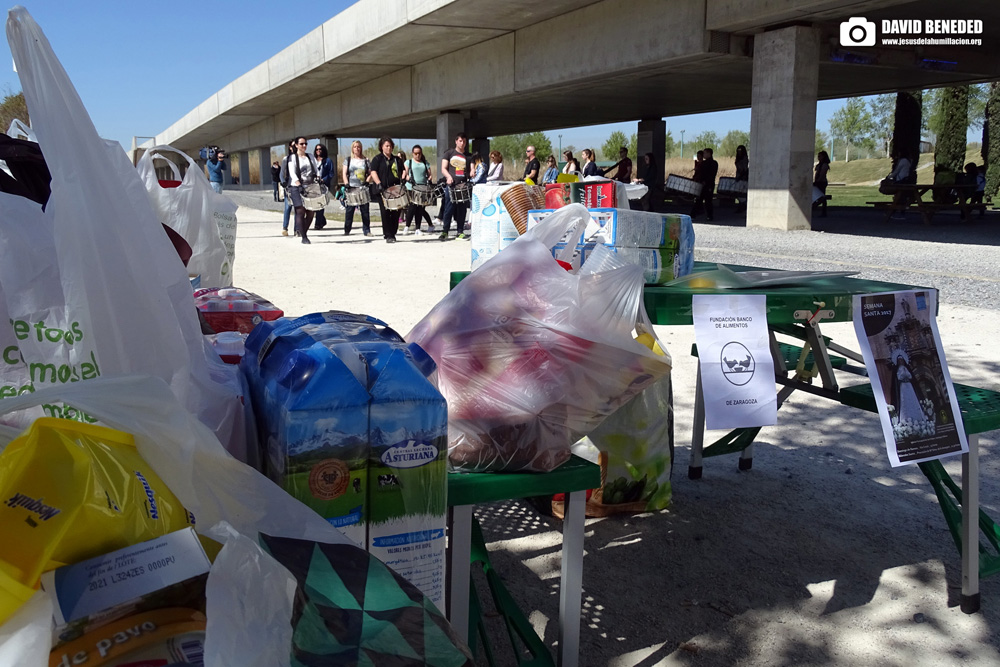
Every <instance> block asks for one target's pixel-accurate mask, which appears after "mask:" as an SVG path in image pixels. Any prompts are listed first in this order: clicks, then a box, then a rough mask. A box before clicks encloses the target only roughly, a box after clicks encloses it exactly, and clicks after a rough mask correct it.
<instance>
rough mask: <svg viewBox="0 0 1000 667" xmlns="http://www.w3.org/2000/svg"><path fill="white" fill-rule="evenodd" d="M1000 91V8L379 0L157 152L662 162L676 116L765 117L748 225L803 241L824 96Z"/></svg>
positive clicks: (731, 0) (988, 4)
mask: <svg viewBox="0 0 1000 667" xmlns="http://www.w3.org/2000/svg"><path fill="white" fill-rule="evenodd" d="M855 16H861V17H865V18H867V19H868V20H870V21H874V22H875V23H876V25H877V26H879V27H881V25H882V23H881V22H882V20H892V19H917V20H920V21H921V22H923V21H925V20H927V19H980V20H982V22H983V23H982V26H983V33H982V34H975V35H969V36H970V37H976V38H980V39H981V40H982V45H981V46H971V45H938V44H935V45H905V46H895V45H888V44H880V43H878V41H876V45H875V46H844V45H842V44H841V42H840V28H841V23H842V22H843V21H846V20H847V19H849V18H850V17H855ZM879 33H880V34H879V35H878V38H877V39H880V38H881V37H882V35H881V31H879ZM918 36H919V37H927V36H928V35H925V34H924V35H918ZM943 36H949V35H943ZM934 37H938V35H934ZM994 79H1000V3H998V2H996V1H995V0H969V1H967V2H964V3H942V2H940V1H939V0H917V1H916V2H913V1H910V2H907V1H902V0H797V1H796V0H546V1H545V2H539V1H538V0H531V1H527V0H505V1H504V2H495V1H493V0H361V1H360V2H357V3H356V4H354V5H352V6H351V7H349V8H348V9H346V10H345V11H343V12H341V13H340V14H338V15H337V16H335V17H333V18H332V19H330V20H329V21H327V22H326V23H324V24H322V25H320V26H319V27H317V28H315V29H314V30H312V31H310V32H309V33H308V34H307V35H305V36H304V37H302V38H301V39H299V40H298V41H296V42H295V43H294V44H292V45H291V46H289V47H288V48H286V49H284V50H283V51H281V52H280V53H278V54H276V55H274V56H273V57H272V58H270V59H269V60H268V61H267V62H264V63H261V64H260V65H258V66H257V67H254V68H253V69H251V70H250V71H248V72H247V73H246V74H244V75H243V76H241V77H239V78H238V79H236V80H235V81H233V82H232V83H230V84H229V85H227V86H225V87H224V88H222V89H221V90H219V91H218V92H217V93H215V94H214V95H212V96H211V97H209V98H208V99H207V100H205V101H204V102H202V103H201V104H200V105H198V106H197V107H196V108H195V109H193V110H192V111H191V112H190V113H188V114H187V115H185V116H184V117H183V118H181V119H180V120H178V121H177V122H176V123H174V124H173V125H171V126H170V127H169V128H167V129H165V130H164V131H162V132H161V133H159V134H158V135H157V136H156V138H155V140H153V141H151V142H147V144H145V145H146V146H152V145H153V144H154V143H169V144H171V145H173V146H176V147H177V148H180V149H182V150H185V151H186V152H189V153H196V152H197V149H198V148H200V147H201V146H204V145H206V144H217V145H219V146H223V147H225V148H226V149H227V150H228V151H230V152H231V153H235V154H238V155H236V156H235V157H238V159H239V160H240V166H241V169H240V171H241V173H242V174H248V173H249V155H250V153H251V152H253V151H259V154H260V156H261V167H262V173H266V170H265V169H264V165H266V164H269V163H270V152H269V151H270V147H271V146H277V145H285V144H286V143H287V142H288V140H289V139H290V138H291V137H294V136H297V135H305V136H310V137H321V138H324V140H325V142H326V143H327V144H328V145H329V146H331V147H332V148H334V149H336V137H337V136H342V137H354V136H362V137H366V136H372V137H374V136H380V135H389V136H396V137H399V136H403V137H414V138H421V139H423V138H428V139H430V138H436V140H437V145H438V154H439V155H440V154H442V153H443V152H444V150H446V149H447V148H449V147H451V145H452V142H453V137H454V135H455V133H456V132H458V131H462V130H464V131H466V132H467V133H468V134H469V136H470V137H472V138H473V147H474V148H477V147H478V149H479V150H483V149H484V148H485V149H487V150H488V145H489V137H490V136H496V135H502V134H511V133H515V132H529V131H535V130H549V129H557V128H565V127H575V126H581V125H590V124H596V123H609V122H620V121H639V123H638V137H639V151H640V153H643V152H646V151H653V152H654V153H656V152H657V151H656V150H655V149H654V147H659V152H660V153H661V154H662V145H663V135H664V133H665V123H664V122H663V121H662V118H663V117H664V116H668V117H669V116H675V115H683V114H690V113H699V112H706V111H717V110H724V109H735V108H745V107H748V106H749V107H751V109H752V114H751V118H752V121H751V148H752V152H751V160H752V168H751V177H750V183H749V187H750V193H749V203H748V213H747V222H748V225H761V226H771V227H779V228H783V229H802V228H808V227H809V221H810V205H809V203H810V183H811V178H812V175H811V171H812V164H813V157H814V156H813V149H814V130H815V123H816V101H817V100H818V99H833V98H840V97H845V96H855V95H868V94H875V93H884V92H894V91H897V90H908V89H919V88H929V87H936V86H943V85H953V84H957V83H978V82H984V81H990V80H994ZM334 157H336V156H334ZM661 157H662V156H661ZM660 163H661V164H662V160H661V162H660ZM764 165H766V166H767V168H766V169H765V168H763V167H764ZM245 178H246V176H244V179H245ZM265 187H266V186H265Z"/></svg>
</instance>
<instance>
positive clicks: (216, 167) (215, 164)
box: [205, 150, 226, 195]
mask: <svg viewBox="0 0 1000 667" xmlns="http://www.w3.org/2000/svg"><path fill="white" fill-rule="evenodd" d="M205 166H206V167H208V182H209V183H211V184H212V189H213V190H215V191H216V193H218V194H220V195H221V194H222V172H224V171H225V170H226V153H225V152H224V151H220V150H216V151H215V152H214V153H209V154H208V162H207V163H206V164H205Z"/></svg>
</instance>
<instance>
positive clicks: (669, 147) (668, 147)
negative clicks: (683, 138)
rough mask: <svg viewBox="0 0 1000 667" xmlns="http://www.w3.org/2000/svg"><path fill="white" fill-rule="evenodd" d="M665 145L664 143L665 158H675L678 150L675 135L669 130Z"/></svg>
mask: <svg viewBox="0 0 1000 667" xmlns="http://www.w3.org/2000/svg"><path fill="white" fill-rule="evenodd" d="M663 143H664V146H663V156H664V157H671V156H673V154H674V151H675V150H676V149H677V146H676V145H675V144H674V135H672V134H670V130H667V135H666V137H665V139H664V142H663Z"/></svg>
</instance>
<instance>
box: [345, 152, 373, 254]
mask: <svg viewBox="0 0 1000 667" xmlns="http://www.w3.org/2000/svg"><path fill="white" fill-rule="evenodd" d="M371 171H372V170H371V164H369V162H368V158H366V157H365V154H364V153H363V152H362V146H361V142H360V141H358V140H357V139H355V140H354V141H353V142H351V155H350V157H347V158H344V167H343V174H342V175H343V177H344V183H346V184H347V187H348V188H363V187H367V183H368V180H369V177H370V175H371ZM368 207H369V205H368V204H360V205H358V206H345V207H344V236H349V235H350V233H351V227H353V226H354V209H360V210H361V231H362V233H363V234H364V235H365V236H371V235H372V228H371V217H370V214H369V208H368Z"/></svg>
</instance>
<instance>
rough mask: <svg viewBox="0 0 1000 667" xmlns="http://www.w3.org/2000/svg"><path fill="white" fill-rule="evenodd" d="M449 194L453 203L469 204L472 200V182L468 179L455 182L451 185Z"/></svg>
mask: <svg viewBox="0 0 1000 667" xmlns="http://www.w3.org/2000/svg"><path fill="white" fill-rule="evenodd" d="M447 187H448V196H449V197H451V201H452V203H455V204H468V203H469V202H471V201H472V183H469V182H468V181H466V182H464V183H455V184H454V185H449V186H447Z"/></svg>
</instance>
